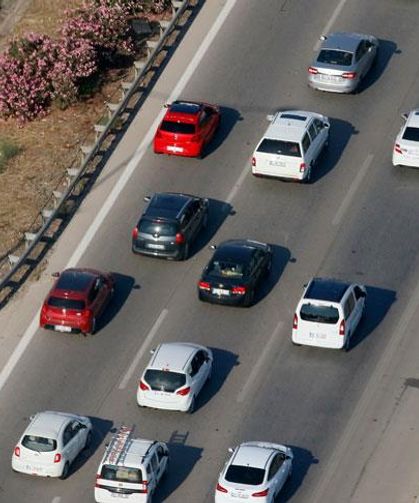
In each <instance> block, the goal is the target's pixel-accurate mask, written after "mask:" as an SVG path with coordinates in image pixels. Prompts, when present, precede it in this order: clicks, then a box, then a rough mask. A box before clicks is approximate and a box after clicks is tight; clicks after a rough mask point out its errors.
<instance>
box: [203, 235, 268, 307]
mask: <svg viewBox="0 0 419 503" xmlns="http://www.w3.org/2000/svg"><path fill="white" fill-rule="evenodd" d="M212 248H213V249H215V253H214V255H213V257H212V259H211V260H210V261H209V263H208V265H207V266H206V267H205V269H204V271H203V273H202V276H201V279H200V281H199V283H198V296H199V299H200V300H202V301H206V302H214V303H217V304H231V305H242V306H251V305H252V303H253V301H254V298H255V291H256V287H257V285H258V283H260V281H261V280H262V279H263V278H264V277H266V276H267V275H268V274H269V272H270V269H271V264H272V249H271V247H270V246H269V245H268V244H266V243H259V242H258V241H252V240H250V239H230V240H228V241H224V242H223V243H221V244H220V245H219V246H218V247H214V246H213V247H212Z"/></svg>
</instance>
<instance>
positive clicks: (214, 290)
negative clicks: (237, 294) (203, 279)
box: [212, 288, 230, 295]
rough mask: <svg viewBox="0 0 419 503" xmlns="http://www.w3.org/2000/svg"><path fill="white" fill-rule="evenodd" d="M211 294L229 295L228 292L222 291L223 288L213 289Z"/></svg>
mask: <svg viewBox="0 0 419 503" xmlns="http://www.w3.org/2000/svg"><path fill="white" fill-rule="evenodd" d="M212 293H213V294H214V295H230V290H224V288H213V289H212Z"/></svg>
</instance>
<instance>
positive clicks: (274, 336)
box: [237, 321, 284, 402]
mask: <svg viewBox="0 0 419 503" xmlns="http://www.w3.org/2000/svg"><path fill="white" fill-rule="evenodd" d="M283 326H284V322H283V321H280V322H279V323H278V325H277V326H276V327H275V330H274V331H273V332H272V335H271V338H270V339H269V341H268V343H267V344H266V346H265V347H264V349H263V351H262V354H261V355H260V356H259V359H258V361H257V362H256V364H255V366H254V367H253V368H252V371H251V372H250V375H249V377H248V379H247V381H246V382H245V384H244V386H243V388H242V389H241V391H240V393H239V394H238V395H237V401H238V402H243V401H244V399H245V398H246V397H247V396H248V395H249V390H250V388H251V386H252V385H253V383H254V382H255V381H256V379H257V376H258V374H259V372H260V370H261V368H262V366H263V365H264V364H265V359H266V357H267V356H268V355H269V353H270V352H271V349H272V346H273V345H274V344H275V342H276V340H277V338H278V335H279V332H280V331H281V330H282V327H283Z"/></svg>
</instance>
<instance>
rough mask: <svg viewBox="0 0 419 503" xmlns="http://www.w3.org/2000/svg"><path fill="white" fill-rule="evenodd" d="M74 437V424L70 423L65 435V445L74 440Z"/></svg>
mask: <svg viewBox="0 0 419 503" xmlns="http://www.w3.org/2000/svg"><path fill="white" fill-rule="evenodd" d="M73 436H74V431H73V424H72V423H69V424H68V425H67V426H66V427H65V430H64V433H63V445H67V444H68V442H70V440H71V439H72V438H73Z"/></svg>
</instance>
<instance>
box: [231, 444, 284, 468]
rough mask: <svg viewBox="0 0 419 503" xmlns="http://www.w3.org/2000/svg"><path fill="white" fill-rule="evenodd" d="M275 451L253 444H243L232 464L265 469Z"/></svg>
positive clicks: (237, 450) (236, 452)
mask: <svg viewBox="0 0 419 503" xmlns="http://www.w3.org/2000/svg"><path fill="white" fill-rule="evenodd" d="M275 452H276V450H275V449H269V448H266V447H260V446H258V445H256V444H252V443H250V442H249V443H244V444H241V445H240V446H239V447H238V448H237V449H236V451H235V454H234V457H233V459H232V460H231V464H233V465H240V466H252V467H254V468H262V469H265V468H266V465H267V463H268V461H269V459H270V458H271V456H272V455H273V454H274V453H275Z"/></svg>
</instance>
